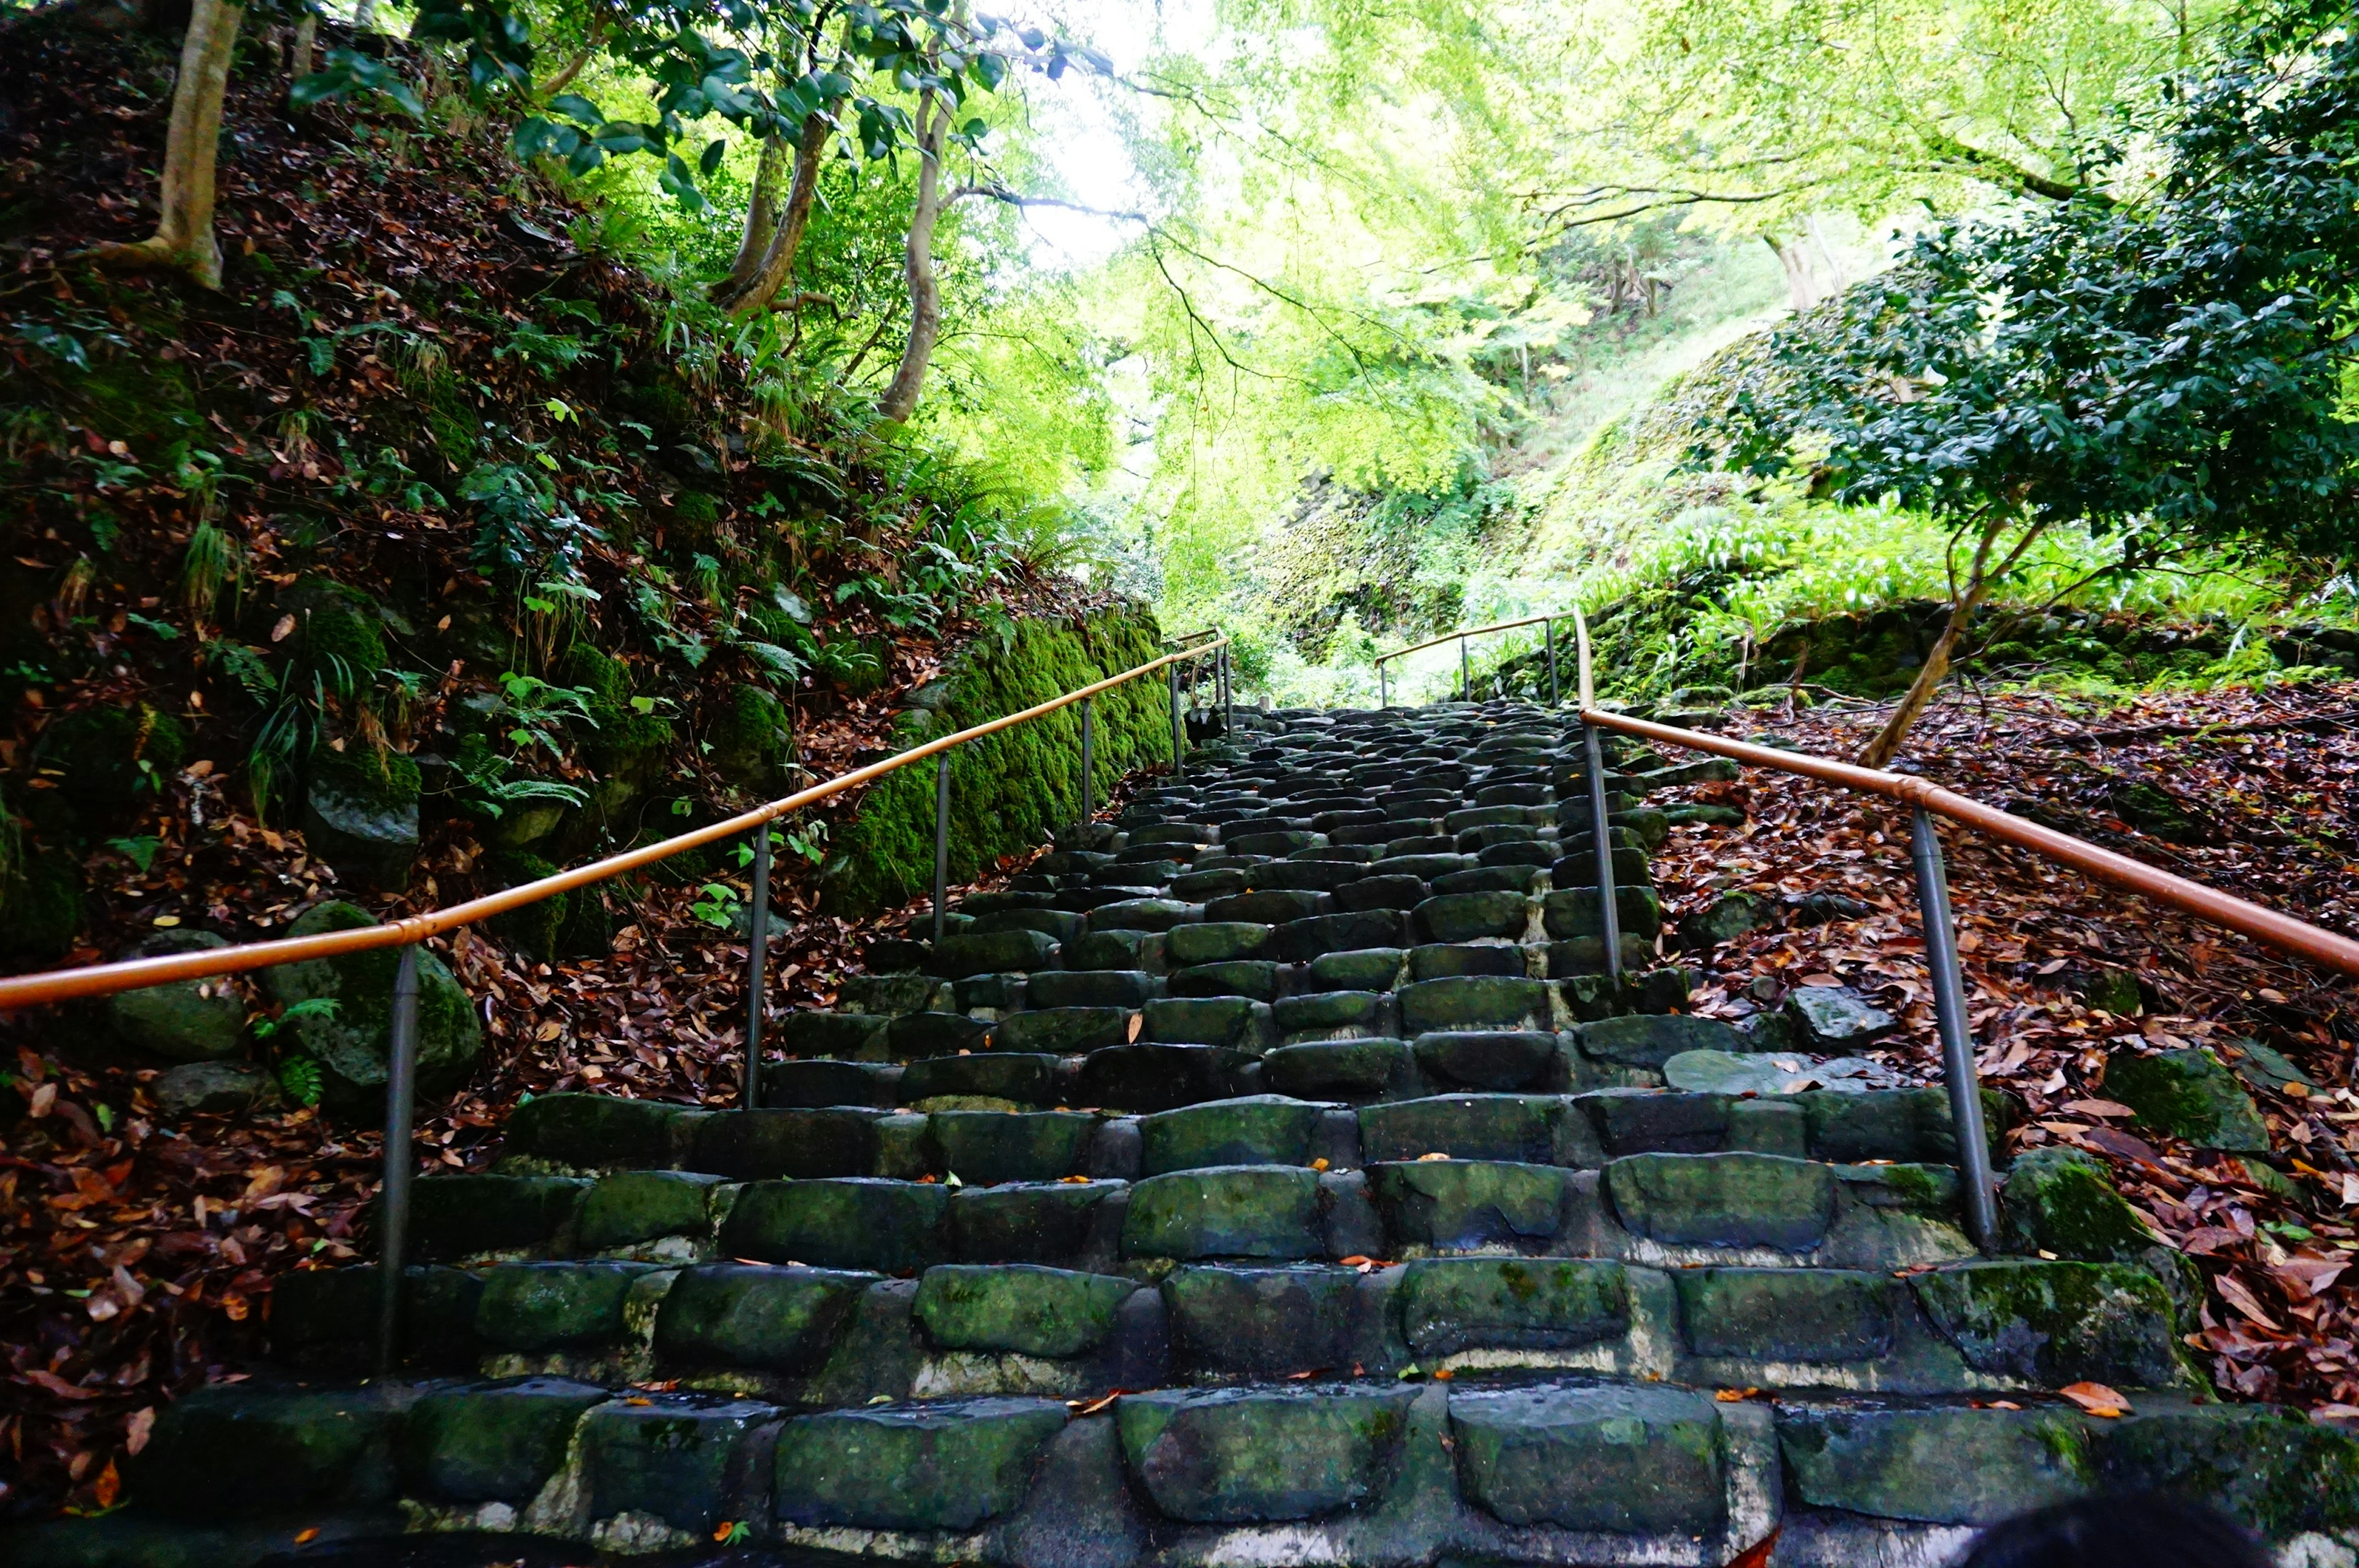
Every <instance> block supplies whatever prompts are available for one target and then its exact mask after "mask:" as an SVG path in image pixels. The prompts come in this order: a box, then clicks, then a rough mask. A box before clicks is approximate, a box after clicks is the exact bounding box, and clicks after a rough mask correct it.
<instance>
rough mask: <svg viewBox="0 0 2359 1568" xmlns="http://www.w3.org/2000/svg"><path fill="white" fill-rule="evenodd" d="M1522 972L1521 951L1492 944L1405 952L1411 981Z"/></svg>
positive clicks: (1438, 946) (1435, 945) (1447, 945)
mask: <svg viewBox="0 0 2359 1568" xmlns="http://www.w3.org/2000/svg"><path fill="white" fill-rule="evenodd" d="M1524 972H1525V970H1524V950H1523V949H1522V948H1521V947H1510V946H1503V945H1501V944H1499V943H1496V942H1490V943H1431V944H1429V945H1427V946H1422V947H1412V948H1410V949H1409V951H1408V978H1409V979H1411V980H1412V981H1417V980H1446V979H1452V978H1453V977H1455V976H1459V975H1520V974H1523V973H1524Z"/></svg>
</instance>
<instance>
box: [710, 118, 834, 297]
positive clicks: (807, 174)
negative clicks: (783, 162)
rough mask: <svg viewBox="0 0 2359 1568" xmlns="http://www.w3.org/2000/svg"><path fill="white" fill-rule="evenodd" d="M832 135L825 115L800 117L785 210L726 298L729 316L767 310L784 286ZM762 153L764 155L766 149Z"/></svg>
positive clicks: (791, 272)
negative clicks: (744, 278) (749, 273)
mask: <svg viewBox="0 0 2359 1568" xmlns="http://www.w3.org/2000/svg"><path fill="white" fill-rule="evenodd" d="M834 134H835V127H834V125H833V124H832V123H830V121H829V120H828V119H827V117H826V116H825V115H823V114H810V115H806V116H805V117H804V119H803V134H802V136H801V138H800V139H799V141H797V142H796V144H795V178H794V183H793V184H791V185H789V186H788V188H787V205H786V210H785V211H782V212H780V213H779V214H778V217H777V227H776V230H775V232H772V233H771V235H770V243H769V248H768V249H767V251H766V252H765V253H764V254H763V256H762V265H761V267H760V269H759V270H758V271H756V273H755V274H754V276H753V277H752V279H751V280H750V281H749V282H747V283H746V285H745V287H744V288H743V289H742V290H740V291H739V292H738V293H737V294H736V295H735V296H734V297H731V298H730V299H729V300H728V307H729V314H730V315H731V316H732V317H736V318H744V317H747V316H756V315H759V314H760V313H761V312H763V311H765V310H767V309H768V308H770V301H772V300H773V299H776V298H777V297H778V291H779V290H780V289H782V288H784V287H786V286H787V279H788V278H789V277H791V276H794V271H795V256H796V254H797V253H799V251H801V249H802V248H803V232H804V231H805V230H806V229H808V228H810V212H811V202H812V201H813V200H815V199H816V198H817V197H818V195H819V161H820V155H821V154H822V153H824V152H826V151H827V143H828V138H829V137H830V136H832V135H834ZM764 156H765V157H766V156H767V152H766V151H765V155H764ZM757 183H758V182H757ZM749 222H750V220H749Z"/></svg>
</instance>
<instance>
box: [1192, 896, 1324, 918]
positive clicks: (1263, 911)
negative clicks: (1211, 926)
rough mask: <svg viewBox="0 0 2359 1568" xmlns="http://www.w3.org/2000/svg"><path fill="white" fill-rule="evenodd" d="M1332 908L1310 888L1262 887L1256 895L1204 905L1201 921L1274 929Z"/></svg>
mask: <svg viewBox="0 0 2359 1568" xmlns="http://www.w3.org/2000/svg"><path fill="white" fill-rule="evenodd" d="M1333 907H1334V905H1333V901H1332V900H1331V899H1330V898H1329V897H1328V895H1327V894H1325V893H1323V892H1318V891H1317V890H1315V889H1312V888H1266V889H1264V890H1262V891H1260V892H1241V893H1238V894H1235V895H1234V897H1230V898H1216V899H1214V900H1213V901H1212V903H1208V904H1206V905H1205V906H1204V918H1205V919H1206V920H1208V921H1218V922H1223V923H1228V922H1241V923H1245V924H1248V925H1270V926H1277V925H1285V924H1287V923H1288V922H1289V921H1295V920H1306V919H1309V918H1310V916H1312V915H1314V914H1326V913H1327V912H1328V911H1329V910H1330V909H1332V908H1333Z"/></svg>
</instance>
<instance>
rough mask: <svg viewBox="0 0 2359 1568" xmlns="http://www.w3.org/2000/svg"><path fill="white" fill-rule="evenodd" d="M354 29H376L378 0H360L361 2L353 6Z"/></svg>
mask: <svg viewBox="0 0 2359 1568" xmlns="http://www.w3.org/2000/svg"><path fill="white" fill-rule="evenodd" d="M353 31H354V32H356V33H373V32H375V31H376V0H360V4H358V5H354V6H353Z"/></svg>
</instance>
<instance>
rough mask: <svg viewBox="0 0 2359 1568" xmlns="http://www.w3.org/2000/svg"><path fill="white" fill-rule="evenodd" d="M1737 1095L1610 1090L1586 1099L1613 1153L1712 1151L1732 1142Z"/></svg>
mask: <svg viewBox="0 0 2359 1568" xmlns="http://www.w3.org/2000/svg"><path fill="white" fill-rule="evenodd" d="M1579 1104H1580V1107H1581V1108H1582V1110H1583V1111H1585V1112H1586V1113H1587V1114H1588V1116H1589V1119H1590V1121H1591V1124H1592V1125H1593V1126H1594V1127H1595V1128H1596V1129H1597V1141H1598V1145H1599V1147H1601V1148H1602V1149H1603V1151H1604V1152H1606V1153H1607V1154H1609V1155H1612V1156H1614V1157H1615V1158H1617V1159H1618V1158H1619V1157H1621V1156H1622V1155H1625V1154H1712V1153H1717V1152H1720V1151H1721V1150H1722V1149H1723V1147H1725V1146H1726V1145H1727V1142H1728V1117H1729V1111H1730V1108H1731V1107H1732V1105H1733V1104H1734V1098H1733V1097H1732V1096H1729V1095H1723V1094H1711V1093H1692V1092H1673V1093H1669V1094H1660V1093H1656V1092H1654V1091H1652V1090H1647V1089H1604V1090H1601V1091H1599V1092H1597V1093H1594V1094H1587V1095H1583V1096H1582V1097H1581V1099H1580V1101H1579Z"/></svg>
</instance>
